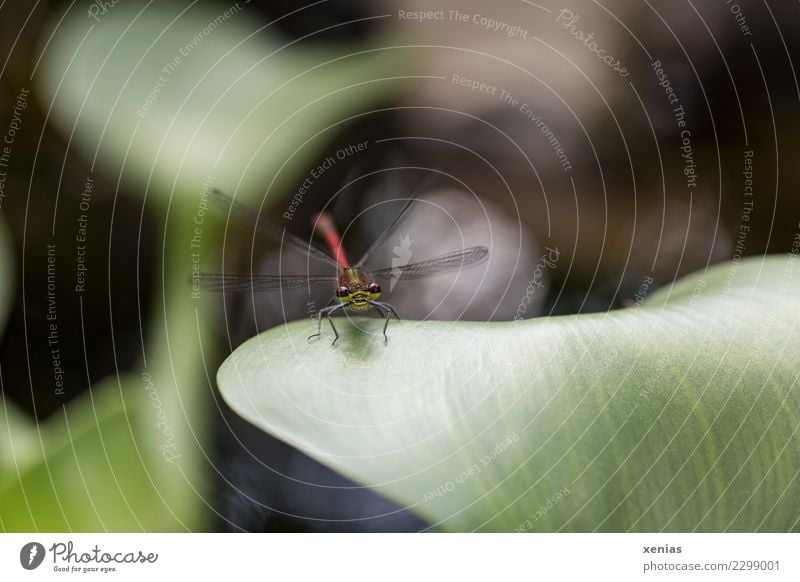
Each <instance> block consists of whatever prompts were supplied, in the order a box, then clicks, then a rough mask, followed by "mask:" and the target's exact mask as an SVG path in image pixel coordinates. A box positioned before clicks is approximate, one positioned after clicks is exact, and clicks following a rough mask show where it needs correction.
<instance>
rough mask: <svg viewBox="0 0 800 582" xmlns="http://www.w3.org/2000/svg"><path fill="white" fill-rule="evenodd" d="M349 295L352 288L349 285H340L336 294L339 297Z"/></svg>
mask: <svg viewBox="0 0 800 582" xmlns="http://www.w3.org/2000/svg"><path fill="white" fill-rule="evenodd" d="M348 295H350V288H349V287H339V288H338V289H337V290H336V296H337V297H347V296H348Z"/></svg>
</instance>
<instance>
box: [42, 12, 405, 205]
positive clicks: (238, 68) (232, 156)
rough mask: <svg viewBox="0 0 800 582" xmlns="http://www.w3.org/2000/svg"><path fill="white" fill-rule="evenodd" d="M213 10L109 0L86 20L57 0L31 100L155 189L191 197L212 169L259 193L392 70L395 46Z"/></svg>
mask: <svg viewBox="0 0 800 582" xmlns="http://www.w3.org/2000/svg"><path fill="white" fill-rule="evenodd" d="M225 14H226V12H225V6H224V5H220V6H219V8H218V9H216V10H215V9H214V6H213V5H208V4H195V5H192V6H189V7H187V6H186V5H184V4H181V3H167V2H158V3H155V4H148V6H147V7H146V8H144V9H142V10H141V11H139V10H138V8H134V7H131V6H129V5H126V4H125V3H120V4H119V5H116V6H114V7H113V9H112V10H110V11H109V12H108V13H107V14H105V15H103V16H102V17H101V18H100V22H95V21H94V20H93V19H91V18H87V15H86V13H85V12H84V11H82V10H75V11H71V12H70V13H69V15H68V16H67V18H66V19H65V20H64V21H63V22H61V23H59V24H58V26H57V28H56V29H55V31H54V36H53V38H52V39H51V40H49V45H48V48H47V51H46V53H45V58H44V59H43V61H42V64H41V71H40V73H39V75H37V77H38V78H39V79H40V83H41V88H42V90H43V92H44V94H45V95H46V97H45V99H44V101H45V102H46V103H47V104H48V105H49V104H50V102H51V100H52V103H53V112H54V115H55V119H56V121H57V122H58V123H59V125H60V126H61V128H62V130H63V131H64V132H65V133H67V134H69V135H70V136H71V137H72V138H73V139H74V140H75V141H76V142H77V143H78V144H79V145H80V146H81V147H83V149H84V150H85V152H86V153H87V154H88V155H89V157H90V158H91V159H93V160H94V159H95V157H98V158H99V159H100V160H101V161H103V162H104V163H105V166H106V168H105V169H106V171H108V172H110V173H111V174H112V175H114V174H116V172H117V169H118V168H119V170H120V171H122V172H124V176H125V177H126V178H127V179H129V180H133V181H134V182H135V183H136V184H137V185H138V186H140V187H145V186H150V187H151V188H153V189H154V190H155V191H156V192H157V193H158V194H160V195H164V194H170V193H171V192H173V189H174V190H175V191H176V192H177V193H178V194H179V195H188V194H189V193H194V194H192V198H193V199H196V198H197V196H198V195H199V192H200V188H201V186H202V184H203V181H204V180H206V179H207V177H212V178H213V179H214V181H215V182H216V183H218V184H224V185H225V187H226V188H227V189H228V190H231V189H233V187H235V188H237V189H239V190H241V191H242V192H243V195H244V197H247V196H251V195H254V194H255V193H258V194H259V195H260V196H262V197H263V193H264V192H265V190H267V189H268V188H269V186H270V184H272V182H273V179H275V180H276V181H277V184H282V181H283V180H290V179H294V178H295V177H296V175H297V173H298V169H299V168H301V167H302V168H303V170H302V173H305V171H306V167H305V166H306V164H308V160H309V159H313V158H314V156H315V155H317V154H319V153H320V151H321V150H322V148H323V147H324V146H325V144H326V140H327V138H329V137H330V136H329V135H327V134H326V132H327V131H329V130H331V129H334V130H335V129H336V124H337V123H338V122H340V121H342V120H343V119H345V118H346V117H348V116H350V115H354V114H356V113H359V112H362V111H364V110H365V109H368V107H369V104H371V103H375V102H376V101H377V100H378V99H380V98H381V97H382V96H384V95H386V94H387V92H388V91H391V90H396V89H397V87H398V84H397V83H398V82H402V81H391V80H387V78H389V77H392V75H397V74H398V73H397V72H394V73H392V72H390V71H393V70H394V67H393V64H396V61H397V58H396V56H395V55H396V54H397V53H396V52H392V51H390V50H381V49H377V50H368V49H365V47H358V48H353V50H352V51H347V50H340V51H337V50H334V49H333V48H330V47H328V48H320V47H316V48H313V49H309V48H306V47H307V46H308V43H307V42H306V43H303V42H302V41H299V42H298V43H293V42H291V41H290V40H288V39H283V38H282V37H279V36H278V35H277V31H276V27H275V26H263V23H260V22H258V21H257V20H254V19H252V18H248V17H247V16H245V15H244V14H243V13H242V12H238V11H236V10H229V11H228V16H227V17H226V16H225ZM259 26H260V28H259ZM45 39H47V35H45ZM73 132H74V133H73ZM259 201H260V198H259ZM270 202H272V200H270Z"/></svg>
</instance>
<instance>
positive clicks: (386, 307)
mask: <svg viewBox="0 0 800 582" xmlns="http://www.w3.org/2000/svg"><path fill="white" fill-rule="evenodd" d="M373 303H377V304H378V305H380V306H381V307H383V308H384V309H385V310H386V311H391V312H392V314H393V315H394V316H395V317H396V318H397V321H400V316H399V315H397V311H395V310H394V307H392V306H391V305H389V304H388V303H384V302H382V301H373Z"/></svg>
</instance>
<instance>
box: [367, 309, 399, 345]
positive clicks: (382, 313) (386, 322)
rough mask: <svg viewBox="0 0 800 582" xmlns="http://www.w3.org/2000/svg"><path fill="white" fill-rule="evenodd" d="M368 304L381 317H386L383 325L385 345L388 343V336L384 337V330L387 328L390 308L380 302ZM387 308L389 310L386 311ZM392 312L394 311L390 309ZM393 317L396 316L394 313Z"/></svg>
mask: <svg viewBox="0 0 800 582" xmlns="http://www.w3.org/2000/svg"><path fill="white" fill-rule="evenodd" d="M369 304H370V305H372V306H373V307H374V308H375V309H377V310H378V311H379V312H380V314H381V315H383V316H385V317H386V321H385V322H384V324H383V341H384V342H385V343H389V336H388V335H386V328H388V327H389V317H390V315H391V314H390V313H389V309H391V307H389V306H388V305H387V304H386V303H381V302H380V301H369ZM387 307H389V309H387ZM392 311H394V309H392ZM395 315H397V314H396V313H395Z"/></svg>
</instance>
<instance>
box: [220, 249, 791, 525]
mask: <svg viewBox="0 0 800 582" xmlns="http://www.w3.org/2000/svg"><path fill="white" fill-rule="evenodd" d="M798 268H800V265H798V261H797V256H796V255H788V256H774V257H769V258H766V259H762V258H757V259H749V260H745V261H742V262H739V263H732V264H730V265H722V266H717V267H714V268H711V269H709V270H708V271H707V272H706V273H700V274H696V275H693V276H690V277H689V278H687V279H685V280H682V281H679V282H678V283H676V284H675V285H674V286H673V287H671V288H669V289H664V290H661V291H660V292H659V293H657V294H655V295H653V296H652V298H651V299H650V300H648V301H646V302H645V303H644V304H642V305H641V307H639V308H635V309H623V310H617V311H611V312H608V313H602V314H588V315H576V316H567V317H551V318H541V319H536V320H529V321H522V322H508V323H490V324H484V323H470V322H456V323H451V322H432V321H431V322H417V321H402V322H391V324H390V325H389V336H390V337H389V342H388V344H387V345H384V343H383V338H382V336H381V334H380V331H381V328H382V324H381V322H380V321H379V320H370V319H356V320H354V321H353V322H352V323H347V322H346V321H345V320H341V319H340V320H338V323H337V326H338V327H339V329H340V332H341V333H342V337H341V339H340V340H339V342H337V344H336V346H335V347H331V345H330V339H331V333H330V331H329V330H326V332H327V333H323V339H322V341H317V342H311V343H307V342H306V336H308V335H309V334H310V333H311V331H312V329H311V328H312V323H310V322H309V321H299V322H294V323H292V324H289V325H287V326H283V327H278V328H275V329H271V330H269V331H267V332H265V333H263V334H261V335H260V336H257V337H255V338H252V339H251V340H249V341H248V342H246V343H245V344H244V345H242V346H241V347H240V348H239V349H237V350H236V351H235V352H234V353H233V354H232V355H231V356H230V357H229V359H228V360H227V361H226V362H225V363H224V364H223V366H222V367H221V368H220V370H219V373H218V382H219V385H220V388H221V390H222V394H223V396H224V397H225V399H226V400H227V402H228V403H229V404H230V405H231V406H232V407H233V408H234V410H236V411H237V412H238V413H239V414H240V415H242V416H243V417H244V418H245V419H247V420H248V421H250V422H252V423H253V424H255V425H257V426H259V427H260V428H262V429H263V430H265V431H268V432H270V433H272V434H274V435H276V436H277V437H279V438H281V439H283V440H285V441H287V442H289V443H291V444H292V445H294V446H297V447H299V448H300V449H301V450H303V451H305V452H306V453H308V454H310V455H312V456H313V457H315V458H317V459H318V460H320V461H321V462H323V463H325V464H326V465H328V466H330V467H332V468H333V469H335V470H337V471H340V472H341V473H343V474H345V475H347V476H349V477H351V478H353V479H355V480H356V481H358V482H360V483H362V484H364V485H367V486H369V487H373V488H374V489H375V490H377V491H378V492H380V493H382V494H384V495H386V496H388V497H390V498H392V499H394V500H396V501H397V502H399V503H401V504H402V505H404V506H408V507H410V508H411V509H412V510H413V511H415V512H417V513H418V514H419V515H421V516H423V517H424V518H426V519H427V520H429V521H430V523H431V524H433V525H434V526H435V527H438V528H441V529H444V530H457V531H463V530H491V531H497V530H499V531H511V530H521V531H594V530H598V531H629V530H631V531H662V530H663V531H694V530H697V531H724V530H732V531H789V530H793V531H797V530H799V529H800V507H799V506H798V505H797V502H796V500H797V499H798V498H800V478H799V476H800V454H798V453H799V452H800V431H799V430H798V429H799V428H800V394H798V384H797V382H798V374H800V359H798V358H797V354H798V353H800V330H798V327H797V322H798V321H799V320H800V293H799V292H798V279H800V274H798V272H797V271H798Z"/></svg>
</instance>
